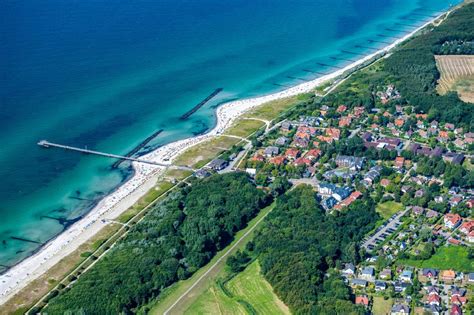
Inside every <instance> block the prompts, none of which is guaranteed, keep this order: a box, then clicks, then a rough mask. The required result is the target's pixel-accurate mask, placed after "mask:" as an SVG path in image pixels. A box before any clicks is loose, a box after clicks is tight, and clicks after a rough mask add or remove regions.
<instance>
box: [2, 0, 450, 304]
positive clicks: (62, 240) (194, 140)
mask: <svg viewBox="0 0 474 315" xmlns="http://www.w3.org/2000/svg"><path fill="white" fill-rule="evenodd" d="M451 10H452V9H451V8H450V9H449V10H447V11H445V12H443V13H442V14H440V15H438V16H437V17H435V18H433V19H430V20H429V21H428V22H425V23H424V24H423V25H421V26H420V27H418V28H416V29H415V30H413V31H412V32H410V33H408V34H406V35H404V36H403V37H401V38H399V39H397V40H395V41H394V42H393V43H391V44H389V45H387V46H385V47H383V48H381V49H380V50H377V51H375V52H373V53H370V54H368V55H366V56H364V57H362V58H360V59H358V60H357V61H354V62H352V63H350V64H348V65H347V66H344V67H343V68H342V69H337V70H336V71H334V72H332V73H329V74H327V75H324V76H321V77H319V78H316V79H314V80H311V81H308V82H305V83H302V84H299V85H296V86H294V87H291V88H288V89H286V90H283V91H280V92H276V93H272V94H268V95H264V96H260V97H255V98H250V99H243V100H236V101H231V102H228V103H224V104H222V105H221V106H219V107H218V108H217V110H216V117H217V122H216V125H215V126H214V128H213V129H212V130H211V131H209V132H207V133H206V134H203V135H198V136H195V137H191V138H187V139H183V140H179V141H175V142H172V143H169V144H167V145H164V146H162V147H160V148H158V149H156V150H154V151H152V152H150V153H147V154H145V155H143V156H141V158H143V159H148V160H151V161H155V162H161V163H164V164H168V165H171V164H172V161H173V160H174V159H176V158H177V156H179V155H180V154H182V153H183V152H184V151H186V150H187V149H189V148H190V147H192V146H194V145H197V144H199V143H202V142H204V141H207V140H210V139H212V138H214V137H216V136H219V135H220V134H222V133H223V132H224V131H225V130H226V129H227V128H229V127H230V126H231V125H232V124H233V123H234V122H235V121H236V120H237V119H238V118H239V117H240V116H241V115H242V114H244V113H246V112H248V111H249V110H251V109H253V108H256V107H258V106H260V105H262V104H264V103H267V102H270V101H274V100H278V99H282V98H287V97H291V96H295V95H299V94H303V93H308V92H312V91H313V90H314V89H315V88H316V87H318V86H320V85H321V84H322V83H325V82H327V81H329V80H334V79H336V78H338V77H340V76H342V75H344V74H345V73H346V72H350V71H356V70H358V67H360V66H363V65H365V63H367V62H369V61H371V60H373V59H374V60H377V59H379V58H381V57H383V56H384V55H385V54H386V53H388V52H389V51H390V50H392V49H393V48H395V47H396V46H398V45H399V44H400V43H402V42H404V41H406V40H407V39H409V38H410V37H412V36H414V35H415V34H416V33H418V32H419V31H420V30H421V29H423V28H425V27H426V26H428V25H430V24H432V23H433V22H434V21H436V20H438V19H439V18H440V17H442V16H443V15H445V14H446V15H447V14H449V12H450V11H451ZM132 165H133V168H134V174H133V175H132V177H130V178H129V179H128V180H127V181H126V182H124V183H123V184H122V185H121V186H119V187H118V188H117V189H115V190H114V191H113V192H112V193H111V194H109V195H107V196H106V197H104V198H103V199H102V200H101V201H99V202H98V203H97V205H96V206H95V207H94V208H93V209H91V210H90V211H89V212H88V213H87V214H86V215H85V216H84V217H83V218H82V219H81V220H79V221H78V222H76V223H74V224H73V225H71V226H70V227H69V228H68V229H66V230H65V231H63V232H62V233H60V234H58V235H57V236H56V237H54V238H53V239H51V240H50V241H48V243H47V244H45V245H44V246H42V247H41V248H40V249H39V250H38V251H37V252H36V253H34V254H33V255H32V256H29V257H27V258H25V259H24V260H22V261H21V262H19V263H18V264H16V265H14V266H13V267H11V268H10V269H8V270H7V271H6V272H5V273H4V274H2V275H1V276H0V305H2V304H4V303H5V302H7V301H8V300H9V299H10V298H11V297H13V296H14V295H15V294H16V293H17V292H19V291H20V290H21V289H23V288H24V287H25V286H26V285H28V284H29V283H31V282H32V281H33V280H35V279H36V278H38V277H39V276H41V275H42V274H44V273H45V272H46V271H48V270H49V269H50V268H51V267H53V266H54V265H55V264H57V263H58V262H59V261H60V260H61V259H63V258H64V257H66V256H67V255H69V254H70V253H72V252H73V251H74V250H76V249H77V248H78V247H79V246H80V245H81V244H83V243H84V242H85V241H87V240H88V239H89V238H91V237H92V236H93V235H95V234H96V233H97V232H98V231H99V230H101V229H102V228H103V227H104V226H106V225H107V224H109V223H110V222H107V221H108V220H112V219H115V218H116V217H118V216H119V215H120V214H121V213H123V212H124V211H126V210H127V209H128V208H129V207H131V206H132V205H133V204H134V203H135V202H137V201H138V199H139V198H140V197H142V196H143V195H144V194H146V192H147V191H148V190H149V189H151V188H153V187H154V185H155V183H156V181H157V180H158V178H159V177H160V175H162V174H163V173H164V170H165V168H164V167H160V166H154V165H149V164H143V163H142V164H140V163H136V162H133V163H132ZM102 220H106V222H102Z"/></svg>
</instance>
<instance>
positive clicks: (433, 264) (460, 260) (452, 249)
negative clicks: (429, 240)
mask: <svg viewBox="0 0 474 315" xmlns="http://www.w3.org/2000/svg"><path fill="white" fill-rule="evenodd" d="M399 263H400V264H402V265H408V266H413V267H418V268H435V269H440V270H446V269H453V270H455V271H458V272H459V271H463V272H474V259H470V258H469V257H468V249H467V247H465V246H443V247H440V248H439V249H438V250H437V251H436V253H435V254H434V255H433V256H431V258H430V259H427V260H414V259H403V260H400V261H399Z"/></svg>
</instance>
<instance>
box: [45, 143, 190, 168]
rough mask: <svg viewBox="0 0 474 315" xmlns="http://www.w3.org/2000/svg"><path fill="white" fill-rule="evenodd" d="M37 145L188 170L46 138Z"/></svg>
mask: <svg viewBox="0 0 474 315" xmlns="http://www.w3.org/2000/svg"><path fill="white" fill-rule="evenodd" d="M38 145H39V146H41V147H43V148H59V149H64V150H70V151H76V152H80V153H84V154H93V155H98V156H103V157H108V158H113V159H119V160H129V161H133V162H138V163H145V164H151V165H156V166H162V167H170V168H178V169H186V170H190V168H189V167H186V166H174V165H168V164H164V163H158V162H153V161H148V160H143V159H140V158H134V157H131V156H123V155H117V154H110V153H105V152H100V151H94V150H89V149H82V148H77V147H72V146H68V145H62V144H57V143H52V142H49V141H46V140H41V141H40V142H38Z"/></svg>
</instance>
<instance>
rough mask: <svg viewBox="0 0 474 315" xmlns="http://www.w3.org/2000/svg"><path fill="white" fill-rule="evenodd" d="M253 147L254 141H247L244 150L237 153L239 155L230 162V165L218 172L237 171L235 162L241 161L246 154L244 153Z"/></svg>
mask: <svg viewBox="0 0 474 315" xmlns="http://www.w3.org/2000/svg"><path fill="white" fill-rule="evenodd" d="M250 148H252V143H247V144H246V145H245V146H244V149H243V150H242V151H240V152H239V154H237V157H236V158H235V159H233V160H232V161H230V162H229V165H228V166H227V167H226V168H224V169H223V170H220V171H219V172H218V173H219V174H225V173H230V172H233V171H235V164H236V163H237V162H239V161H240V159H242V157H243V156H244V154H246V153H247V151H248V150H249V149H250Z"/></svg>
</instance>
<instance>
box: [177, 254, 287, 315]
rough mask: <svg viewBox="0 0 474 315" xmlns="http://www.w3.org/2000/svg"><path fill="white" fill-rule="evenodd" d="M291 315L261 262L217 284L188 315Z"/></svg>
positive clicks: (195, 304) (196, 302) (197, 301)
mask: <svg viewBox="0 0 474 315" xmlns="http://www.w3.org/2000/svg"><path fill="white" fill-rule="evenodd" d="M249 313H257V314H289V313H290V312H289V310H288V307H287V306H286V305H285V304H283V302H282V301H281V300H280V299H279V298H278V297H277V296H276V294H275V293H274V292H273V288H272V287H271V285H270V284H269V283H268V282H267V281H266V280H265V278H263V276H262V274H261V273H260V265H259V263H258V261H254V262H253V263H251V264H250V265H249V266H248V267H247V268H246V269H245V270H244V271H243V272H241V273H239V274H237V275H236V276H235V277H233V278H232V279H231V280H230V281H228V282H227V283H220V282H219V283H217V282H216V283H214V284H213V285H212V286H211V287H210V288H209V289H207V290H206V291H205V292H203V293H202V294H201V295H199V297H198V298H197V299H196V301H195V302H194V303H193V304H192V305H191V306H190V307H189V308H188V309H187V310H186V311H185V312H184V314H189V315H191V314H249Z"/></svg>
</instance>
